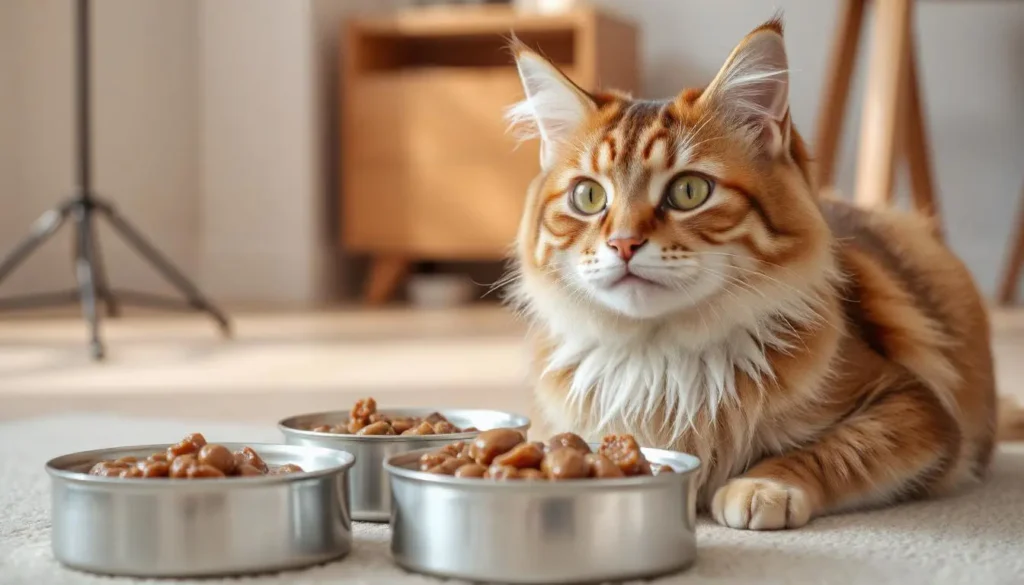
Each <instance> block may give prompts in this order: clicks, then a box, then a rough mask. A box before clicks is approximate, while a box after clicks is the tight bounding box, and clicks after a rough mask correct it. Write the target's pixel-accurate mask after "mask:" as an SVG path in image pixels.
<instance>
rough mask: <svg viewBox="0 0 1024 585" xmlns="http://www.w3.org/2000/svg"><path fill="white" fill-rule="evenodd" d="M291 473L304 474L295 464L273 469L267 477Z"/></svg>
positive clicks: (286, 464)
mask: <svg viewBox="0 0 1024 585" xmlns="http://www.w3.org/2000/svg"><path fill="white" fill-rule="evenodd" d="M289 473H302V468H301V467H299V466H298V465H295V464H294V463H285V464H284V465H282V466H280V467H275V468H273V469H271V470H270V471H269V472H268V473H267V475H288V474H289Z"/></svg>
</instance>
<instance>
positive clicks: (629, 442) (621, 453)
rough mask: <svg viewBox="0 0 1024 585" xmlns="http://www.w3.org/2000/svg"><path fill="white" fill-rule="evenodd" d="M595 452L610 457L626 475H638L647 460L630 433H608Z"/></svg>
mask: <svg viewBox="0 0 1024 585" xmlns="http://www.w3.org/2000/svg"><path fill="white" fill-rule="evenodd" d="M597 452H598V453H600V454H601V455H604V456H605V457H607V458H608V459H611V461H612V463H614V464H615V465H617V466H618V468H619V469H621V470H622V473H625V474H626V475H639V474H640V473H641V472H642V470H643V463H644V462H646V461H647V459H645V458H644V454H643V453H642V452H641V451H640V445H638V444H637V442H636V439H634V438H633V436H632V435H608V436H606V437H605V438H604V440H603V441H601V447H600V448H598V450H597Z"/></svg>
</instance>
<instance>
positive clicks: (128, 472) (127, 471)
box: [117, 466, 142, 478]
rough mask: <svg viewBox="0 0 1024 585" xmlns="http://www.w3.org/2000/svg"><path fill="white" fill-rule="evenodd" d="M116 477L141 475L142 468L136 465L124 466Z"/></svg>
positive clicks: (137, 476) (136, 476)
mask: <svg viewBox="0 0 1024 585" xmlns="http://www.w3.org/2000/svg"><path fill="white" fill-rule="evenodd" d="M117 477H123V478H139V477H142V470H141V469H139V468H138V467H134V466H133V467H125V468H124V469H122V470H121V473H120V474H118V476H117Z"/></svg>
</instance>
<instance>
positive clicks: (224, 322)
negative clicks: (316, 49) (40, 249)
mask: <svg viewBox="0 0 1024 585" xmlns="http://www.w3.org/2000/svg"><path fill="white" fill-rule="evenodd" d="M97 209H99V210H100V211H103V212H104V213H106V215H107V219H109V220H110V224H111V225H112V226H113V227H114V229H115V230H117V232H118V233H120V234H121V236H122V237H124V239H125V241H126V242H128V244H130V245H131V246H133V247H134V248H135V250H136V251H137V252H138V253H139V254H141V255H142V256H143V257H144V258H145V259H146V260H148V261H149V262H150V263H151V264H153V266H155V267H156V269H157V270H158V271H159V272H160V274H162V275H163V277H164V278H166V279H167V281H168V282H170V283H171V284H172V285H174V286H175V287H176V288H177V289H178V290H179V291H181V293H182V294H184V295H185V297H186V298H188V302H189V303H190V304H191V305H192V306H193V307H195V308H196V309H199V310H201V311H205V312H207V313H209V314H210V316H212V317H213V318H214V319H215V320H216V321H217V323H218V324H219V325H220V329H221V332H223V333H224V335H230V334H231V323H230V322H229V321H228V318H227V316H226V315H225V314H224V313H223V312H222V311H221V310H220V309H218V308H217V307H215V306H214V305H213V303H211V302H210V301H208V300H207V299H206V297H204V296H203V293H201V292H200V291H199V289H198V288H196V286H195V285H194V284H192V282H191V281H189V279H188V278H186V277H185V275H183V274H182V273H181V272H180V271H179V270H178V269H177V268H175V267H174V265H173V264H171V262H170V260H168V259H167V258H165V257H164V255H163V254H162V253H161V252H160V251H159V250H157V249H156V248H155V247H154V246H153V245H152V244H150V243H149V242H148V241H147V240H146V239H145V238H144V237H143V236H142V234H140V233H139V232H138V231H137V230H136V229H135V228H134V227H132V225H131V224H129V223H128V221H127V220H125V219H124V218H122V217H121V216H120V215H119V214H118V213H117V210H115V209H114V208H113V207H111V206H110V205H107V204H105V203H104V204H97Z"/></svg>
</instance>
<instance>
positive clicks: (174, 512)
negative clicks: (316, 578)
mask: <svg viewBox="0 0 1024 585" xmlns="http://www.w3.org/2000/svg"><path fill="white" fill-rule="evenodd" d="M220 444H223V445H224V446H225V447H228V448H229V449H231V450H236V449H241V448H242V447H243V446H244V445H242V444H233V443H220ZM247 444H248V445H249V446H250V447H252V448H253V449H255V450H256V452H257V453H259V454H260V456H261V457H262V458H263V459H264V461H266V462H267V464H269V465H271V466H275V465H282V464H285V463H296V464H298V465H300V466H301V467H302V468H303V469H304V470H305V471H306V472H305V473H296V474H289V475H279V476H265V477H245V478H242V477H233V478H224V479H203V480H199V479H196V480H178V479H119V478H105V477H96V476H91V475H86V473H87V472H88V471H89V468H90V467H92V465H93V464H94V463H96V462H97V461H100V460H104V459H116V458H119V457H125V456H129V455H130V456H133V457H138V458H145V457H147V456H149V455H151V454H153V453H155V452H158V451H162V450H164V449H166V448H167V447H168V445H145V446H137V447H121V448H116V449H105V450H99V451H85V452H81V453H74V454H71V455H64V456H62V457H57V458H56V459H52V460H50V461H49V462H47V464H46V470H47V472H48V473H49V474H50V477H51V478H52V486H53V509H52V511H51V516H52V525H53V534H52V547H53V554H54V556H55V557H56V558H57V560H58V561H60V562H61V563H63V564H65V565H67V566H69V567H72V568H75V569H80V570H83V571H89V572H93V573H102V574H109V575H128V576H133V577H198V576H215V575H239V574H247V573H263V572H270V571H278V570H284V569H291V568H298V567H303V566H307V565H313V564H317V563H323V562H326V561H330V560H332V559H337V558H339V557H342V556H344V555H345V554H347V553H348V552H349V549H350V548H351V546H352V522H351V516H350V514H349V494H348V486H347V482H346V478H347V475H348V473H349V470H350V468H351V467H352V465H353V464H354V462H355V458H354V457H353V456H352V455H351V454H350V453H345V452H343V451H337V450H332V449H316V448H303V447H293V446H289V445H266V444H258V443H247Z"/></svg>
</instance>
